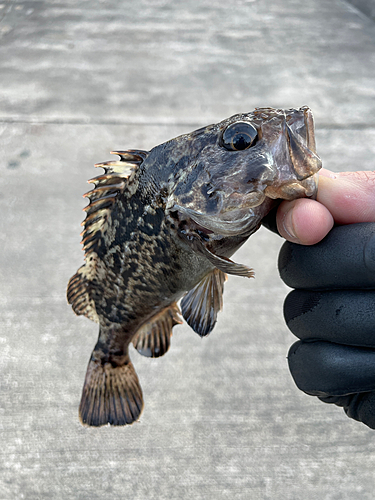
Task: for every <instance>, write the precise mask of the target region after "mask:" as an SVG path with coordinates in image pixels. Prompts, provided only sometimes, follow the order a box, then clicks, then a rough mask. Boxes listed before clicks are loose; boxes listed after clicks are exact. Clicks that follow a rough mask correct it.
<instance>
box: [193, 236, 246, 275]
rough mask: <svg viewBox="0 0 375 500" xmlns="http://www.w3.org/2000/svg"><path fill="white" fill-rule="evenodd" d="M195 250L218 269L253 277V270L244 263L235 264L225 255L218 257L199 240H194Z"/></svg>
mask: <svg viewBox="0 0 375 500" xmlns="http://www.w3.org/2000/svg"><path fill="white" fill-rule="evenodd" d="M196 250H197V251H198V252H200V253H201V254H202V255H204V256H205V257H206V259H207V260H209V261H210V262H211V264H212V265H214V266H215V267H217V268H218V269H220V271H222V272H223V273H228V274H234V275H235V276H244V277H245V278H254V276H255V274H254V270H253V269H251V268H250V267H247V266H245V265H244V264H237V263H236V262H233V261H232V260H230V259H228V258H226V257H220V256H219V255H216V254H214V253H212V252H211V251H210V250H209V249H208V248H207V247H206V246H205V244H204V243H203V242H202V241H201V240H196Z"/></svg>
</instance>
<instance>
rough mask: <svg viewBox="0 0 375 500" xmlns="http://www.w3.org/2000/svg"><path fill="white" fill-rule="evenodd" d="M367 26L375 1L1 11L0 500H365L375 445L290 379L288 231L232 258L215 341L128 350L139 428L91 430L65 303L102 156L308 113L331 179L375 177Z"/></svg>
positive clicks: (373, 43) (114, 3) (161, 1)
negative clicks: (230, 120) (241, 115)
mask: <svg viewBox="0 0 375 500" xmlns="http://www.w3.org/2000/svg"><path fill="white" fill-rule="evenodd" d="M364 6H365V7H366V8H365V7H364ZM358 8H361V9H362V11H360V10H358ZM366 9H367V10H366ZM373 12H374V1H373V0H367V1H354V0H353V2H352V4H351V3H348V2H345V1H340V0H331V1H329V2H327V1H326V0H309V1H307V0H306V1H304V0H249V1H246V0H235V1H233V2H224V1H222V0H209V1H208V0H202V1H200V2H195V1H193V0H190V1H189V0H187V1H185V2H171V1H167V0H155V1H151V0H142V1H138V2H134V1H130V0H124V1H120V0H108V1H105V0H103V1H99V0H96V1H95V0H94V1H92V0H91V1H85V0H50V1H33V0H25V1H22V0H14V1H5V2H4V1H3V2H1V3H0V146H1V159H0V172H1V174H0V175H1V184H0V210H1V214H2V217H1V220H0V237H1V250H0V255H1V267H0V281H1V291H0V310H1V314H0V349H1V351H0V436H1V448H0V499H2V500H8V499H15V498H25V499H32V500H33V499H42V498H56V499H102V498H113V499H115V498H120V497H121V498H131V499H134V500H140V499H142V500H143V499H179V500H185V499H191V498H195V499H197V500H198V499H202V500H203V499H205V500H206V499H219V500H222V499H233V498H235V499H249V498H251V499H252V500H254V499H255V500H257V499H269V500H271V499H272V500H274V499H283V500H284V499H285V500H294V499H300V498H303V499H304V500H316V499H317V498H322V499H329V500H336V499H340V500H346V499H348V500H349V499H350V500H353V499H360V500H367V499H368V500H370V499H373V498H374V487H375V479H374V470H375V434H374V432H373V431H370V430H369V429H368V428H366V427H365V426H363V425H361V424H359V423H357V422H354V421H352V420H349V419H348V418H347V417H346V416H345V415H344V413H343V412H342V410H341V409H338V408H336V407H330V406H328V405H324V404H322V403H320V402H319V401H317V400H315V399H313V398H310V397H308V396H306V395H304V394H302V393H300V392H299V391H298V390H297V388H296V387H295V386H294V384H293V381H292V379H291V377H290V375H289V372H288V368H287V363H286V353H287V350H288V346H289V345H290V344H291V343H292V342H293V341H294V339H293V337H292V335H291V334H290V333H289V332H288V330H287V328H286V326H285V324H284V322H283V318H282V303H283V299H284V296H285V294H286V293H287V288H286V287H285V286H284V285H283V283H282V282H281V281H280V280H279V277H278V273H277V268H276V260H277V253H278V249H279V248H280V245H281V239H280V238H278V237H277V236H275V235H273V234H271V233H269V232H267V231H266V230H265V229H262V230H261V231H259V232H258V233H257V234H256V235H254V236H253V237H252V238H251V239H250V241H249V242H248V243H247V245H246V246H244V247H243V248H242V249H241V251H240V252H238V254H237V256H236V260H238V261H240V262H243V263H247V264H249V265H251V266H253V267H254V268H255V269H256V279H255V280H252V281H250V280H248V281H247V280H244V279H240V278H233V277H232V278H230V280H229V282H228V283H227V285H226V291H225V298H224V311H223V312H222V313H221V314H220V317H219V321H218V324H217V327H216V329H215V331H214V332H213V333H212V334H211V335H210V336H209V337H208V338H207V339H204V340H200V339H199V338H198V336H197V335H195V334H194V333H193V332H192V331H191V330H190V329H189V328H188V327H187V326H186V325H183V326H180V327H178V328H175V334H174V337H173V344H172V348H171V350H170V352H169V353H168V354H167V355H166V356H165V357H164V358H160V359H156V360H150V359H146V358H143V357H141V356H138V355H137V353H134V352H132V358H133V361H134V363H135V365H136V369H137V371H138V373H139V377H140V380H141V382H142V386H143V390H144V396H145V402H146V405H145V411H144V413H143V416H142V418H141V421H140V423H137V424H135V425H133V426H132V427H128V428H101V429H86V428H83V427H81V426H80V424H79V422H78V418H77V408H78V404H79V399H80V392H81V387H82V383H83V379H84V374H85V370H86V365H87V361H88V358H89V355H90V353H91V349H92V347H93V346H94V344H95V341H96V336H97V326H96V325H95V324H94V323H90V322H89V321H88V320H87V319H85V318H82V317H80V318H77V317H75V316H74V314H73V312H72V310H71V309H70V307H69V306H68V305H67V304H66V301H65V287H66V283H67V281H68V279H69V277H70V276H71V275H72V274H73V273H74V272H75V271H76V269H77V268H78V267H79V266H80V265H81V264H82V259H83V257H82V252H81V250H80V237H79V233H80V222H81V220H82V218H83V214H82V212H81V209H82V208H83V207H84V206H85V201H84V200H83V199H82V197H81V195H82V194H83V193H84V192H85V191H87V190H88V186H87V185H86V183H85V182H86V180H87V179H88V178H90V177H93V176H94V175H96V174H97V172H96V171H95V170H94V168H93V164H94V163H95V162H98V161H102V160H106V159H109V151H110V150H113V149H116V148H120V149H126V148H141V149H150V148H151V147H153V146H154V145H156V144H158V143H160V142H163V141H165V140H167V139H169V138H171V137H174V136H176V135H178V134H180V133H184V132H189V131H190V130H193V129H194V128H198V127H199V126H203V125H206V124H208V123H212V122H214V121H217V120H221V119H223V118H225V117H227V116H230V115H232V114H234V113H236V112H241V111H249V110H251V109H253V108H254V107H255V106H277V107H290V106H294V107H295V106H301V105H304V104H308V105H309V106H310V107H311V108H312V109H313V112H314V114H315V117H316V126H317V143H318V152H319V153H320V155H321V157H322V159H323V162H324V165H325V166H326V167H327V168H331V169H333V170H361V169H371V170H373V169H374V154H375V99H374V98H375V24H374V20H372V18H371V16H372V13H373ZM372 17H373V18H374V16H372Z"/></svg>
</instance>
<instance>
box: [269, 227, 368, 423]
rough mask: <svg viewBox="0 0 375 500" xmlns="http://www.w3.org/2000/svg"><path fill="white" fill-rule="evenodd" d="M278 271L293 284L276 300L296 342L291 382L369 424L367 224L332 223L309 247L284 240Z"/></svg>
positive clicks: (286, 280) (293, 346)
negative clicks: (285, 294) (318, 240)
mask: <svg viewBox="0 0 375 500" xmlns="http://www.w3.org/2000/svg"><path fill="white" fill-rule="evenodd" d="M279 271H280V275H281V278H282V279H283V281H284V282H285V283H286V284H287V285H288V286H290V287H292V288H295V290H293V291H292V292H291V293H290V294H289V295H288V296H287V298H286V300H285V303H284V317H285V321H286V323H287V325H288V328H289V329H290V330H291V331H292V333H293V334H294V335H296V336H297V337H298V338H299V339H300V341H298V342H296V343H295V344H293V345H292V347H291V348H290V350H289V354H288V361H289V369H290V371H291V374H292V376H293V378H294V381H295V383H296V384H297V386H298V387H299V389H301V390H302V391H304V392H306V393H307V394H310V395H313V396H318V398H319V399H321V400H322V401H324V402H326V403H334V404H336V405H338V406H342V407H343V408H344V410H345V412H346V414H347V415H348V416H349V417H351V418H354V419H356V420H359V421H361V422H363V423H364V424H366V425H368V426H369V427H371V429H375V223H362V224H351V225H347V226H338V227H334V228H333V229H332V231H331V232H330V233H329V234H328V235H327V236H326V238H325V239H324V240H322V241H321V242H320V243H318V244H317V245H313V246H302V245H296V244H294V243H289V242H286V243H284V245H283V247H282V248H281V251H280V255H279Z"/></svg>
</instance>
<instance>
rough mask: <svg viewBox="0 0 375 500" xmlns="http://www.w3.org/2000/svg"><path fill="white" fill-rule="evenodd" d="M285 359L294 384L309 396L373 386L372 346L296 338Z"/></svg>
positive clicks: (374, 353) (374, 361)
mask: <svg viewBox="0 0 375 500" xmlns="http://www.w3.org/2000/svg"><path fill="white" fill-rule="evenodd" d="M288 363H289V369H290V372H291V374H292V377H293V379H294V382H295V383H296V385H297V387H298V388H299V389H301V391H304V392H306V393H307V394H310V395H312V396H319V397H327V396H345V395H347V394H354V393H357V392H369V391H372V390H375V349H371V348H364V347H351V346H344V345H340V344H333V343H331V342H322V341H314V342H302V341H298V342H296V343H295V344H293V345H292V347H291V348H290V349H289V353H288Z"/></svg>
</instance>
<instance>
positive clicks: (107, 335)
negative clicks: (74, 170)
mask: <svg viewBox="0 0 375 500" xmlns="http://www.w3.org/2000/svg"><path fill="white" fill-rule="evenodd" d="M228 138H229V139H228ZM115 154H118V155H119V156H120V159H119V160H116V161H108V162H103V163H99V164H97V165H96V166H98V167H102V168H103V169H104V174H102V175H99V176H98V177H95V178H94V179H91V181H89V182H91V183H92V184H93V185H94V188H93V190H92V191H90V192H88V193H87V194H86V195H85V196H86V197H87V198H88V200H89V204H88V206H87V207H86V208H85V209H84V210H85V211H86V219H85V220H84V222H83V227H84V229H83V232H82V244H83V248H84V251H85V263H84V265H83V266H81V267H80V268H79V269H78V271H77V273H76V274H75V275H74V276H73V277H72V278H71V279H70V281H69V284H68V290H67V298H68V302H69V303H70V304H71V305H72V308H73V310H74V312H75V313H76V314H77V315H85V316H86V317H88V318H89V319H91V320H93V321H95V322H97V323H99V338H98V342H97V344H96V346H95V348H94V350H93V352H92V355H91V359H90V361H89V365H88V368H87V373H86V378H85V382H84V387H83V391H82V397H81V403H80V408H79V415H80V420H81V422H82V423H83V424H84V425H90V426H101V425H107V424H111V425H126V424H131V423H132V422H134V421H136V420H138V418H139V416H140V414H141V412H142V409H143V396H142V390H141V386H140V383H139V380H138V377H137V374H136V372H135V369H134V366H133V364H132V362H131V360H130V357H129V349H128V348H129V345H130V343H132V344H133V345H134V347H135V348H136V350H137V351H138V352H139V353H140V354H142V355H144V356H148V357H159V356H162V355H164V354H165V353H166V352H167V351H168V349H169V347H170V345H171V336H172V329H173V327H174V326H175V325H177V324H180V323H181V322H182V319H181V312H180V307H179V305H178V302H179V301H180V299H181V310H182V316H183V318H184V319H185V320H186V321H187V323H188V324H189V325H190V326H191V328H192V329H193V330H194V331H195V332H196V333H198V334H199V335H200V336H206V335H208V334H209V333H210V332H211V331H212V330H213V328H214V326H215V324H216V321H217V315H218V313H219V311H220V310H221V308H222V304H223V291H224V283H225V281H226V279H227V275H228V274H234V275H238V276H244V277H253V276H254V272H253V270H252V269H251V268H249V267H248V266H245V265H243V264H237V263H235V262H233V261H232V260H231V259H230V257H231V256H232V255H233V254H234V253H235V252H236V250H238V249H239V248H240V247H241V246H242V245H243V244H244V243H245V241H247V239H248V238H249V236H250V235H251V234H253V233H254V232H255V231H256V230H257V229H258V228H259V226H260V224H261V222H262V219H263V218H264V217H265V216H266V215H267V214H268V213H269V212H270V210H272V208H274V207H275V206H276V205H277V204H278V203H279V200H281V199H286V200H292V199H296V198H300V197H310V196H314V195H315V194H316V189H317V183H316V173H317V172H318V170H319V169H320V167H321V161H320V159H319V157H318V156H317V154H316V151H315V138H314V124H313V118H312V113H311V111H310V109H309V108H308V107H307V106H304V107H302V108H299V109H290V110H280V109H273V108H258V109H256V110H254V111H253V112H251V113H242V114H238V115H234V116H232V117H230V118H228V119H226V120H223V121H222V122H220V123H217V124H214V125H209V126H207V127H204V128H201V129H199V130H196V131H194V132H192V133H190V134H184V135H182V136H179V137H176V138H175V139H171V140H170V141H167V142H166V143H164V144H161V145H159V146H156V147H155V148H153V149H152V150H150V151H148V152H147V151H143V150H128V151H117V152H115Z"/></svg>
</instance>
